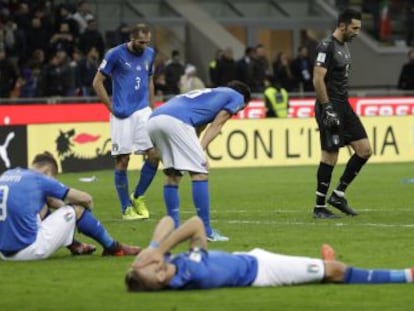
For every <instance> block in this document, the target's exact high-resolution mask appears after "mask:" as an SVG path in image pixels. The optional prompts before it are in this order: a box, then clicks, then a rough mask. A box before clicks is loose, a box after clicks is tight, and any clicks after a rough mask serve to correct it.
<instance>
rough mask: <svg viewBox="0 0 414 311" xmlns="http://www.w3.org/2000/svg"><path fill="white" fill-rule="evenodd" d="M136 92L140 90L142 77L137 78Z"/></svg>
mask: <svg viewBox="0 0 414 311" xmlns="http://www.w3.org/2000/svg"><path fill="white" fill-rule="evenodd" d="M135 83H136V85H135V90H137V91H138V90H139V87H140V86H141V78H140V77H135Z"/></svg>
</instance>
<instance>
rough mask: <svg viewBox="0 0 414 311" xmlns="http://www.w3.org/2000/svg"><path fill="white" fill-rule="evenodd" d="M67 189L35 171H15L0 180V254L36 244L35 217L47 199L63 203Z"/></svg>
mask: <svg viewBox="0 0 414 311" xmlns="http://www.w3.org/2000/svg"><path fill="white" fill-rule="evenodd" d="M68 191H69V188H68V187H66V186H65V185H63V184H62V183H60V182H58V181H57V180H55V179H53V178H49V177H47V176H45V175H43V174H41V173H38V172H36V171H32V170H27V169H22V168H16V169H11V170H8V171H6V172H4V173H3V174H2V175H1V176H0V251H2V252H5V253H7V252H17V251H19V250H21V249H23V248H25V247H26V246H28V245H30V244H32V243H33V242H34V241H35V240H36V235H37V231H38V223H37V217H38V216H37V215H38V214H39V212H40V210H41V209H42V208H43V206H44V205H45V204H46V198H47V197H49V196H50V197H55V198H58V199H62V200H63V199H64V198H65V197H66V194H67V192H68Z"/></svg>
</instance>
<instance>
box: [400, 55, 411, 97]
mask: <svg viewBox="0 0 414 311" xmlns="http://www.w3.org/2000/svg"><path fill="white" fill-rule="evenodd" d="M398 88H399V89H401V90H414V49H411V50H410V51H409V52H408V62H407V63H405V64H404V66H403V67H402V69H401V73H400V77H399V79H398Z"/></svg>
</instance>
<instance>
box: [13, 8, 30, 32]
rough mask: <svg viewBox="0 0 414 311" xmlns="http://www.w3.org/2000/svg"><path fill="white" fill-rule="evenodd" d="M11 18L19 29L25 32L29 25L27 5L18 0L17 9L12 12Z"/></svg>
mask: <svg viewBox="0 0 414 311" xmlns="http://www.w3.org/2000/svg"><path fill="white" fill-rule="evenodd" d="M13 19H14V22H15V23H16V25H17V27H18V28H19V29H20V30H22V31H23V32H27V31H28V30H29V28H30V25H31V18H30V10H29V5H28V4H27V3H25V2H20V3H19V5H18V9H17V11H16V12H15V13H14V14H13Z"/></svg>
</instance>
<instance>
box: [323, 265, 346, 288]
mask: <svg viewBox="0 0 414 311" xmlns="http://www.w3.org/2000/svg"><path fill="white" fill-rule="evenodd" d="M324 263H325V277H324V281H325V282H328V283H342V282H343V281H344V276H345V270H346V265H345V264H343V263H342V262H339V261H325V262H324Z"/></svg>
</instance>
